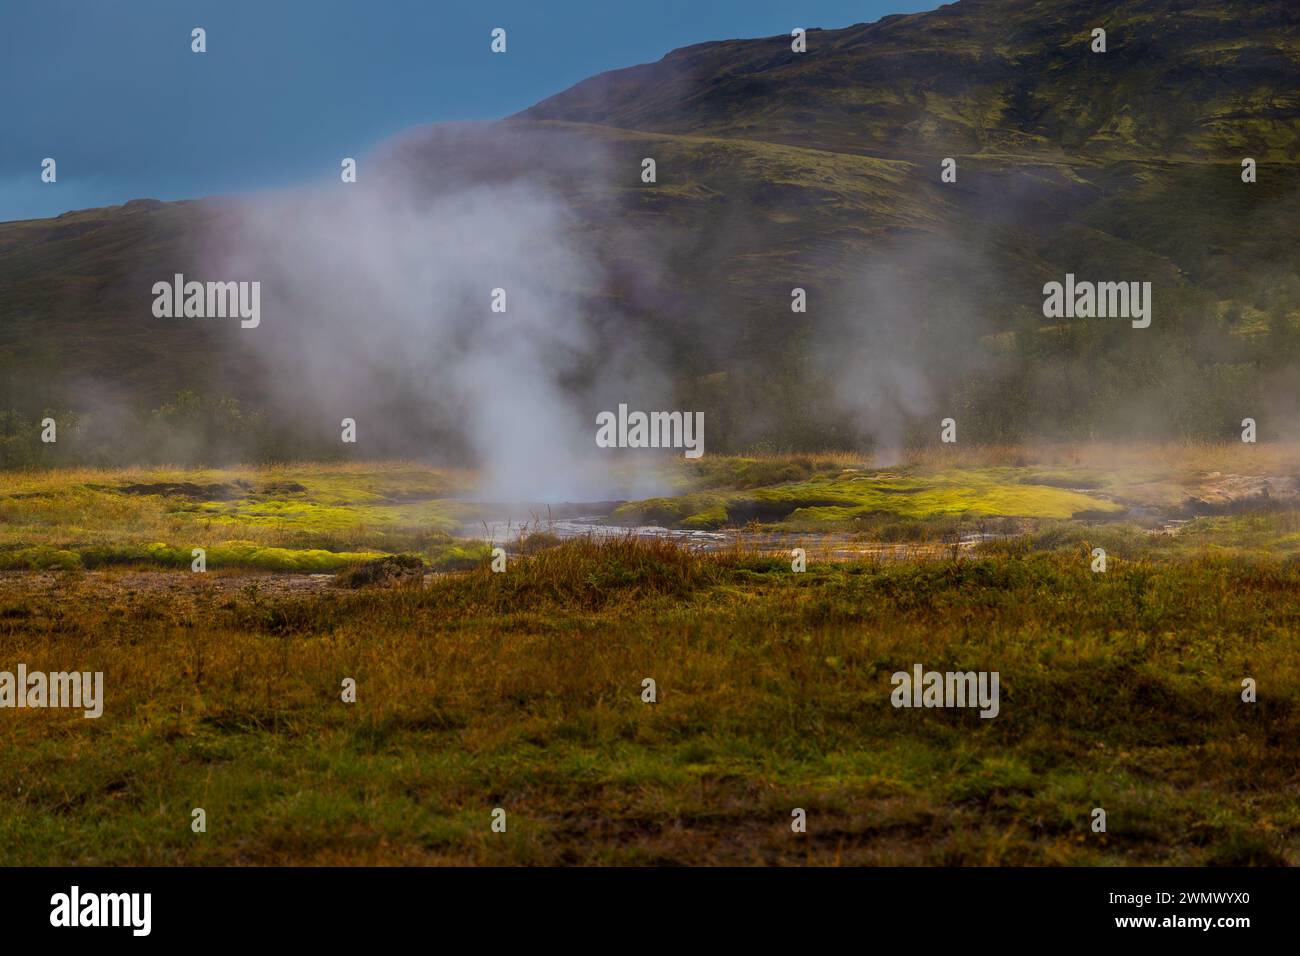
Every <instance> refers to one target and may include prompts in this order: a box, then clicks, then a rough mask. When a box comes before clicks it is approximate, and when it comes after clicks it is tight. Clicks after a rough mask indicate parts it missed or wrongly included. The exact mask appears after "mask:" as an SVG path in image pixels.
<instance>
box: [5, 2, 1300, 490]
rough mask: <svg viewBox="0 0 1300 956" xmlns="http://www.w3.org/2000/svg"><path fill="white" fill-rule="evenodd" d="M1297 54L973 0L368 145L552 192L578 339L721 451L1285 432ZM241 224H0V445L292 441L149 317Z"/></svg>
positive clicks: (190, 327)
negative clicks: (137, 425) (594, 279)
mask: <svg viewBox="0 0 1300 956" xmlns="http://www.w3.org/2000/svg"><path fill="white" fill-rule="evenodd" d="M806 26H809V27H810V28H811V27H812V26H813V25H811V24H808V25H806ZM1096 26H1100V27H1103V28H1105V29H1106V31H1107V44H1108V48H1107V52H1105V53H1104V54H1102V53H1093V52H1091V51H1090V50H1089V42H1090V41H1089V37H1090V33H1091V30H1092V29H1093V27H1096ZM1298 68H1300V10H1298V9H1297V8H1296V7H1295V5H1294V4H1293V3H1291V2H1290V0H1267V2H1260V3H1251V4H1242V3H1229V2H1223V0H1207V2H1191V0H1141V2H1125V3H1084V2H1067V0H1037V2H1031V0H961V2H959V3H955V4H952V5H949V6H945V7H943V8H941V9H939V10H936V11H933V12H931V13H923V14H915V15H909V16H895V17H886V18H885V19H883V20H881V21H879V22H877V23H874V24H868V25H859V26H854V27H850V28H847V29H844V30H816V29H810V31H809V34H808V52H807V53H805V54H795V53H792V52H791V50H790V38H789V37H788V36H777V37H770V38H763V39H752V40H732V41H726V42H717V43H706V44H701V45H698V46H693V47H689V48H686V49H684V50H678V51H675V52H673V53H670V54H669V55H668V56H666V57H664V58H663V59H662V60H661V61H659V62H657V63H653V64H647V65H644V66H636V67H631V68H629V69H625V70H619V71H615V72H613V73H607V74H603V75H601V76H597V77H593V78H591V79H589V80H587V81H584V82H583V83H580V84H578V85H577V86H575V87H573V88H572V89H570V90H568V91H565V92H563V93H561V94H559V95H557V96H554V97H551V98H549V99H547V100H545V101H543V102H541V103H539V104H538V105H537V106H535V107H533V108H532V109H530V110H527V111H525V112H524V113H522V114H520V115H519V116H516V117H512V118H511V119H509V120H506V121H504V122H502V123H499V124H485V125H483V126H477V127H472V128H468V129H461V128H456V129H450V128H430V129H426V130H417V131H413V132H412V133H411V134H409V135H408V136H407V137H405V138H403V139H402V140H401V141H400V142H398V143H396V144H393V145H392V146H390V147H389V148H388V149H387V150H385V151H384V153H383V154H382V156H381V157H380V158H379V159H378V160H377V162H379V163H381V164H382V163H385V162H397V161H398V160H399V159H400V161H401V163H402V164H404V165H403V167H402V168H409V166H410V165H411V164H412V163H414V164H415V166H416V167H417V168H420V169H423V170H425V171H427V178H426V179H421V180H419V181H413V182H412V186H411V188H412V190H413V191H414V192H415V193H420V194H424V193H426V192H436V191H437V190H438V189H439V188H442V187H441V186H440V185H439V183H440V182H442V181H443V179H444V178H445V177H447V175H448V171H456V172H457V173H459V174H462V175H468V176H472V177H473V178H475V179H476V180H478V181H482V182H485V183H506V182H513V181H516V180H520V181H527V182H541V183H544V184H545V187H546V188H547V189H551V190H554V191H556V192H558V193H559V194H560V195H561V196H562V197H563V198H564V201H565V203H566V204H567V206H568V208H569V209H571V210H572V211H573V212H574V214H575V216H576V220H575V223H574V224H573V227H572V228H573V233H574V237H575V241H579V242H582V243H584V244H586V247H587V248H589V249H590V250H591V254H592V256H593V257H595V258H597V259H598V260H599V264H600V270H599V275H600V276H601V279H602V283H601V286H600V287H599V288H593V289H588V290H584V293H583V295H584V302H585V307H586V309H587V312H588V315H587V316H586V317H585V318H586V321H587V322H588V324H589V326H590V328H591V329H592V330H593V335H594V336H595V338H596V341H597V342H598V343H609V344H610V345H611V347H612V346H613V345H614V344H617V345H618V346H619V347H620V348H624V349H634V350H635V349H641V350H643V351H644V353H645V354H646V355H647V357H648V358H649V359H650V360H653V361H654V362H655V363H657V365H658V366H659V367H661V368H663V369H666V370H669V372H670V374H671V376H672V378H673V382H674V386H675V388H676V391H677V396H676V397H677V400H678V401H679V402H680V403H681V404H682V406H683V407H689V408H694V409H701V410H704V411H705V412H706V414H707V415H708V416H709V421H710V442H711V444H710V449H711V450H718V451H723V450H744V449H755V448H757V449H765V448H770V449H815V448H824V447H829V446H854V445H857V446H861V445H864V444H870V443H872V442H876V443H879V442H893V441H907V442H913V443H916V442H927V441H934V440H935V439H936V438H937V428H938V419H939V418H940V417H943V416H946V415H953V416H955V417H957V418H958V419H959V420H960V421H961V423H962V429H963V431H962V436H963V440H964V441H978V440H985V441H1011V440H1024V439H1028V438H1034V437H1052V438H1067V439H1068V438H1081V437H1144V436H1161V437H1188V436H1192V437H1206V438H1209V437H1215V438H1222V437H1229V436H1231V435H1233V434H1235V431H1236V430H1237V429H1239V427H1240V426H1239V423H1240V421H1241V419H1242V418H1243V417H1246V416H1251V417H1255V418H1257V419H1259V420H1260V421H1261V423H1262V424H1261V429H1262V433H1263V434H1264V435H1265V436H1275V435H1278V434H1282V433H1289V434H1294V432H1295V431H1296V426H1295V424H1294V423H1295V422H1297V421H1300V417H1298V416H1297V414H1296V413H1297V411H1300V409H1297V407H1296V399H1295V396H1296V395H1300V375H1297V369H1298V368H1300V366H1298V365H1297V362H1296V358H1297V352H1300V276H1298V275H1297V251H1296V250H1297V249H1300V188H1298V187H1297V185H1296V184H1297V176H1296V174H1297V172H1298V171H1300V170H1298V169H1297V156H1296V149H1297V144H1298V143H1300V89H1298V88H1297V86H1296V83H1295V78H1296V76H1297V75H1300V69H1298ZM575 157H583V158H580V159H575ZM645 157H652V158H654V159H655V161H656V164H657V173H658V176H657V182H655V183H653V184H646V183H643V182H642V181H641V179H640V171H641V161H642V159H643V158H645ZM944 157H953V158H954V159H956V161H957V171H958V172H957V181H956V182H955V183H945V182H942V181H941V179H940V165H939V164H940V160H941V159H942V158H944ZM1243 157H1251V158H1253V159H1255V160H1256V161H1257V163H1258V181H1257V182H1255V183H1252V184H1246V183H1243V182H1242V179H1241V166H1240V164H1241V160H1242V158H1243ZM381 168H382V167H381ZM394 168H396V167H394ZM228 214H229V210H228V207H227V205H226V204H225V203H224V202H221V201H214V200H204V201H198V202H191V203H154V202H136V203H129V204H127V205H125V206H122V207H112V208H108V209H100V210H85V211H81V212H76V213H69V214H66V215H64V216H60V217H58V218H57V219H52V220H42V221H31V222H18V223H4V224H0V416H3V417H0V462H3V463H10V464H12V463H22V462H23V461H28V460H32V459H33V456H36V457H38V458H39V456H41V455H48V454H49V452H48V451H47V450H45V449H40V448H32V447H31V445H30V434H31V423H32V422H33V421H35V420H36V418H37V417H39V416H40V415H41V414H43V413H45V412H47V411H50V410H56V411H58V412H59V413H60V414H66V415H68V416H76V415H85V414H88V413H91V414H93V413H94V411H95V408H96V407H97V406H98V405H100V404H102V403H111V404H112V405H113V406H114V407H115V408H119V409H120V408H134V409H139V410H140V412H141V413H147V412H148V410H150V409H155V408H159V407H161V406H162V405H163V404H164V403H167V402H170V401H173V399H174V397H175V396H176V394H177V392H179V391H181V390H182V389H190V390H193V391H194V392H195V393H197V395H198V396H199V399H198V400H197V401H198V402H199V406H201V407H200V410H199V411H198V412H196V415H197V417H198V418H202V419H204V420H205V421H207V422H208V426H209V427H211V428H215V429H217V430H218V431H220V430H221V429H223V428H224V429H225V430H226V431H227V432H229V431H232V429H231V428H230V427H229V423H228V422H226V423H225V424H223V423H222V421H220V420H218V421H215V422H214V421H213V420H212V419H213V416H216V418H217V419H220V418H221V416H222V415H227V413H229V412H230V409H231V408H232V407H233V406H231V405H230V404H229V403H227V404H226V405H221V404H220V403H221V400H223V399H230V400H233V401H237V402H238V403H239V408H240V411H239V415H242V416H250V415H254V414H256V413H261V417H260V418H259V421H260V423H261V424H260V426H259V427H260V428H262V432H261V433H260V434H261V439H260V440H261V441H263V443H267V442H269V443H270V444H271V445H275V444H276V440H275V439H274V436H275V435H276V434H285V433H287V432H288V431H290V430H292V429H293V428H294V427H296V425H295V423H294V422H292V421H290V420H289V419H288V418H286V417H285V414H284V413H282V412H281V411H279V410H278V409H276V408H275V407H274V406H273V405H272V404H271V403H270V402H269V399H268V397H267V388H266V384H267V371H268V370H267V369H266V368H264V367H262V366H261V365H259V363H258V362H257V361H256V358H255V357H250V356H249V355H248V354H247V351H246V350H243V351H241V350H240V348H239V343H238V341H237V335H238V328H237V326H230V325H226V326H219V325H204V324H202V323H198V324H194V323H178V322H177V321H176V320H169V319H156V318H154V317H153V316H152V315H151V314H150V311H149V306H150V303H151V301H152V298H151V295H150V293H149V288H150V286H151V285H152V283H153V282H154V281H157V280H158V279H159V278H168V277H170V275H171V274H172V273H173V272H188V273H193V272H195V271H199V270H201V268H202V263H203V261H204V256H205V254H206V252H207V250H208V249H209V248H210V246H211V244H212V242H213V237H214V236H218V235H220V224H221V223H222V221H223V218H224V217H226V216H227V215H228ZM1067 272H1068V273H1073V274H1075V275H1077V276H1078V277H1079V278H1080V279H1091V280H1112V281H1130V280H1132V281H1136V280H1144V281H1150V282H1151V283H1152V284H1153V289H1154V292H1153V300H1154V318H1153V323H1152V326H1151V327H1150V328H1149V329H1145V330H1140V331H1139V330H1133V329H1131V328H1130V327H1129V323H1128V322H1127V321H1123V320H1115V319H1073V320H1071V319H1063V320H1059V321H1056V320H1049V319H1045V318H1044V316H1043V313H1042V308H1041V307H1042V301H1043V298H1042V286H1043V284H1044V283H1045V282H1048V281H1052V280H1057V281H1059V280H1061V279H1063V277H1064V275H1065V274H1066V273H1067ZM795 287H800V288H804V289H805V290H806V291H807V295H808V303H809V304H808V311H807V312H806V313H803V314H799V313H792V312H791V308H790V302H791V298H790V296H791V289H792V288H795ZM380 318H382V317H380ZM285 319H286V320H288V321H293V322H301V323H306V322H308V321H310V317H307V316H287V317H285ZM303 328H304V330H305V329H306V328H307V326H306V325H304V326H303ZM600 354H601V349H600V348H596V349H593V356H599V355H600ZM598 361H599V359H598V358H596V357H591V358H589V359H588V360H587V364H586V365H585V366H584V367H583V368H582V369H580V370H579V372H578V373H577V374H576V375H575V376H574V377H573V380H572V381H571V382H570V385H571V386H572V387H573V388H574V389H577V390H579V391H581V390H582V389H584V388H587V387H589V386H592V383H594V382H595V381H596V379H597V377H598V376H597V375H596V372H597V371H598V369H597V368H596V363H598ZM272 371H274V370H272ZM593 387H594V386H593ZM614 397H615V398H616V397H617V396H614ZM610 398H611V396H610V395H609V394H608V393H600V392H595V393H593V394H592V397H591V400H592V401H593V402H597V401H599V402H608V401H609V400H610ZM395 404H397V405H398V407H399V408H400V409H402V411H400V412H398V413H397V414H398V415H410V416H412V418H413V420H414V419H418V418H419V417H420V415H421V414H422V409H421V405H420V403H419V402H418V401H405V402H396V403H395ZM209 406H210V407H209ZM599 407H611V406H609V405H605V404H596V405H593V408H599ZM222 409H224V411H223V410H222ZM6 410H7V412H6ZM119 414H126V413H124V412H119ZM241 420H245V421H246V419H241ZM234 430H236V431H238V429H234ZM277 430H278V431H277ZM410 431H411V432H412V433H415V434H420V435H424V434H425V432H424V431H423V430H422V429H421V428H417V427H414V425H413V427H412V428H411V429H410ZM255 450H256V449H253V451H255ZM312 450H313V449H310V448H304V449H303V451H304V453H306V452H308V451H312ZM316 450H317V451H318V449H316ZM384 450H385V451H393V452H413V451H416V450H417V449H406V448H401V447H392V448H388V449H384ZM418 450H420V451H426V450H427V444H425V445H421V446H420V448H419V449H418ZM82 452H83V453H84V454H83V457H84V456H85V455H90V456H91V457H94V456H99V457H101V458H104V459H106V460H108V459H112V458H113V456H114V454H115V453H119V452H120V443H117V442H115V443H114V445H113V447H111V448H110V447H104V446H103V445H101V446H99V447H97V448H91V447H90V445H89V444H87V445H85V446H84V447H83V449H82ZM136 452H137V453H139V454H142V455H144V456H146V457H147V456H148V455H149V454H150V452H149V451H148V449H147V448H145V447H143V446H141V447H139V448H137V449H136ZM240 452H241V453H249V452H250V449H248V448H243V449H240ZM61 453H63V454H68V455H73V454H74V453H73V452H72V451H70V450H61ZM285 453H286V452H285V451H284V449H283V448H281V454H285ZM289 453H292V452H291V451H290V452H289Z"/></svg>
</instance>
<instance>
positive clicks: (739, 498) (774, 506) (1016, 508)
mask: <svg viewBox="0 0 1300 956" xmlns="http://www.w3.org/2000/svg"><path fill="white" fill-rule="evenodd" d="M845 474H847V475H848V477H840V476H836V477H819V478H812V479H809V480H805V481H799V482H795V483H792V484H783V485H778V486H775V487H765V488H759V489H757V490H754V491H733V492H728V493H721V494H688V495H682V496H680V497H677V498H652V499H648V500H645V501H637V502H629V503H627V504H625V505H623V506H621V507H620V508H619V509H618V511H616V512H615V514H614V519H615V520H616V521H620V522H624V523H626V522H628V521H631V520H636V521H644V522H653V523H659V524H669V525H674V526H677V527H682V528H717V527H720V526H722V525H724V524H745V523H748V522H750V521H758V522H763V523H774V524H785V525H788V526H791V527H808V526H811V527H818V526H827V525H840V524H846V523H852V522H853V521H855V520H859V519H863V518H867V517H871V516H875V515H894V516H897V517H900V518H912V519H930V518H938V517H944V516H957V515H965V516H972V517H997V516H1006V517H1024V518H1057V519H1064V518H1072V517H1076V516H1080V515H1107V514H1110V515H1118V514H1122V513H1123V512H1124V511H1125V510H1126V509H1125V507H1124V506H1123V505H1120V504H1116V503H1115V502H1112V501H1108V500H1106V499H1104V498H1100V497H1094V496H1092V495H1089V494H1085V493H1083V492H1081V491H1075V490H1072V489H1070V488H1062V487H1056V486H1055V485H1047V484H1033V483H1028V482H1026V481H1025V480H1024V477H1025V476H1024V473H1023V471H1021V470H1018V469H1010V468H1002V469H964V470H961V471H957V470H953V471H947V472H937V473H932V474H923V473H917V474H897V473H885V472H877V473H874V474H861V475H855V474H853V473H851V472H848V473H845Z"/></svg>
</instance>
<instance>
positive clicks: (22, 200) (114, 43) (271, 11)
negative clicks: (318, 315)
mask: <svg viewBox="0 0 1300 956" xmlns="http://www.w3.org/2000/svg"><path fill="white" fill-rule="evenodd" d="M936 6H938V3H936V2H933V0H929V2H927V0H919V2H918V0H857V2H847V0H799V2H795V0H785V2H778V0H644V2H636V0H477V2H474V0H462V2H446V0H310V2H289V0H102V2H101V0H0V221H4V220H12V219H30V218H36V217H42V216H53V215H58V214H59V213H61V212H65V211H67V210H69V209H82V208H86V207H89V206H103V205H110V204H114V203H121V202H125V201H126V200H128V199H134V198H138V197H144V196H149V197H155V198H158V199H182V198H193V197H199V196H208V195H214V194H221V193H235V192H242V191H247V190H253V189H259V188H267V187H275V186H278V185H283V184H288V183H299V182H304V181H309V180H312V179H316V178H323V177H325V176H334V175H337V171H338V163H339V160H340V159H341V158H342V157H344V156H360V155H363V154H364V153H366V152H367V151H368V150H369V149H370V148H371V147H372V146H374V145H375V144H376V143H378V142H380V141H382V140H384V139H386V138H387V137H389V136H391V135H393V134H395V133H398V132H400V131H402V130H404V129H407V128H408V127H411V126H415V125H418V124H422V123H432V122H439V121H446V120H463V119H496V118H499V117H502V116H507V115H509V114H510V113H513V112H516V111H518V110H521V109H523V108H525V107H527V106H530V105H532V104H533V103H535V102H537V101H538V100H541V99H543V98H545V97H547V96H549V95H551V94H552V93H556V92H558V91H560V90H562V89H565V88H566V87H568V86H571V85H572V84H574V83H576V82H578V81H579V80H582V79H584V78H586V77H588V76H591V75H593V74H595V73H600V72H602V71H604V70H610V69H616V68H618V67H623V66H631V65H633V64H636V63H645V62H649V61H652V60H657V59H659V58H660V57H661V56H663V55H664V54H665V53H666V52H668V51H669V50H671V49H674V48H676V47H680V46H686V45H688V44H691V43H700V42H703V41H706V40H719V39H728V38H733V37H759V36H772V35H776V34H788V33H789V31H790V30H791V29H792V28H794V27H796V26H801V27H828V28H834V27H843V26H848V25H850V24H853V23H862V22H870V21H872V20H877V19H879V18H880V17H882V16H885V15H887V14H890V13H911V12H915V11H918V10H927V9H933V8H934V7H936ZM196 26H201V27H203V28H205V29H206V30H207V42H208V52H207V53H205V54H202V55H199V54H195V53H192V52H191V51H190V31H191V29H193V28H194V27H196ZM498 26H500V27H504V28H505V29H506V30H507V31H508V51H507V53H506V54H504V55H494V54H493V53H491V51H490V50H489V43H490V32H491V30H492V28H494V27H498ZM47 156H49V157H53V158H54V159H55V160H56V161H57V163H58V182H57V183H53V184H46V183H42V182H41V179H40V173H41V161H42V159H44V158H45V157H47Z"/></svg>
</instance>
